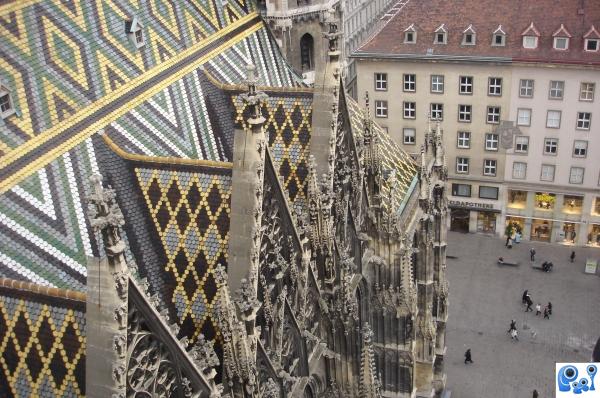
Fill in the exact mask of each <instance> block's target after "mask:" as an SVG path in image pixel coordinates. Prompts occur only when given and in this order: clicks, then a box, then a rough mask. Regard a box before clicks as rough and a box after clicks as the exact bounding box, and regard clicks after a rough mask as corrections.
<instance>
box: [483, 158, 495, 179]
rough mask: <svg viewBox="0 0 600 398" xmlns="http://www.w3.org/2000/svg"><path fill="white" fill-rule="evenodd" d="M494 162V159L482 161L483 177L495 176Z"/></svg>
mask: <svg viewBox="0 0 600 398" xmlns="http://www.w3.org/2000/svg"><path fill="white" fill-rule="evenodd" d="M496 163H497V162H496V160H495V159H484V161H483V175H484V176H492V177H494V176H496Z"/></svg>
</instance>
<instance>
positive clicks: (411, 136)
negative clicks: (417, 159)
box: [402, 128, 416, 145]
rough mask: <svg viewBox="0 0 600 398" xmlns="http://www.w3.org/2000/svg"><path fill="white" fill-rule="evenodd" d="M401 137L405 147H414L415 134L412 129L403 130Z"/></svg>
mask: <svg viewBox="0 0 600 398" xmlns="http://www.w3.org/2000/svg"><path fill="white" fill-rule="evenodd" d="M402 136H403V137H404V141H403V142H404V143H405V144H407V145H414V144H415V141H416V132H415V129H413V128H405V129H403V130H402Z"/></svg>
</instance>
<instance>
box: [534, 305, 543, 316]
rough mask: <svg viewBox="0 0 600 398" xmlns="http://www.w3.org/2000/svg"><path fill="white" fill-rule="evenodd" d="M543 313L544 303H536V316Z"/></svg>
mask: <svg viewBox="0 0 600 398" xmlns="http://www.w3.org/2000/svg"><path fill="white" fill-rule="evenodd" d="M541 313H542V305H541V304H540V303H537V304H536V305H535V316H538V315H540V314H541Z"/></svg>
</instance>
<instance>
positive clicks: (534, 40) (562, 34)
mask: <svg viewBox="0 0 600 398" xmlns="http://www.w3.org/2000/svg"><path fill="white" fill-rule="evenodd" d="M459 33H460V35H461V36H460V37H461V39H460V45H461V46H474V45H476V43H477V32H476V30H475V27H474V26H473V25H472V24H470V25H469V26H467V27H466V29H464V30H463V31H462V32H459ZM598 35H599V34H598V32H597V31H596V29H595V28H594V26H593V25H592V27H591V28H590V29H589V30H588V32H587V33H586V34H585V35H584V36H583V49H584V51H586V52H595V51H598V50H599V49H600V39H598ZM506 36H507V34H506V31H505V30H504V28H503V27H502V25H498V27H497V28H496V29H495V30H494V31H492V37H491V38H492V40H491V42H490V45H491V46H492V47H504V46H505V45H506ZM521 37H522V46H523V48H525V49H530V50H535V49H537V48H538V47H539V38H540V33H539V30H537V29H536V27H535V25H534V24H533V22H532V23H531V24H530V25H529V27H527V29H525V31H524V32H523V33H522V34H521ZM571 38H572V35H571V33H569V31H568V30H567V28H566V27H565V26H564V25H562V24H561V25H560V28H559V29H558V30H556V31H555V32H554V33H553V34H552V48H553V49H554V50H556V51H567V50H569V45H570V42H571ZM404 43H405V44H416V43H417V29H416V28H415V24H414V23H413V24H410V25H409V26H408V27H407V28H406V29H404ZM433 44H438V45H446V44H448V28H447V26H446V24H441V25H440V26H438V27H437V29H435V30H434V31H433Z"/></svg>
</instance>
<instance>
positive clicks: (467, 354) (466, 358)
mask: <svg viewBox="0 0 600 398" xmlns="http://www.w3.org/2000/svg"><path fill="white" fill-rule="evenodd" d="M467 362H469V363H473V360H472V359H471V349H470V348H469V349H467V351H466V352H465V365H466V364H467Z"/></svg>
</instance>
